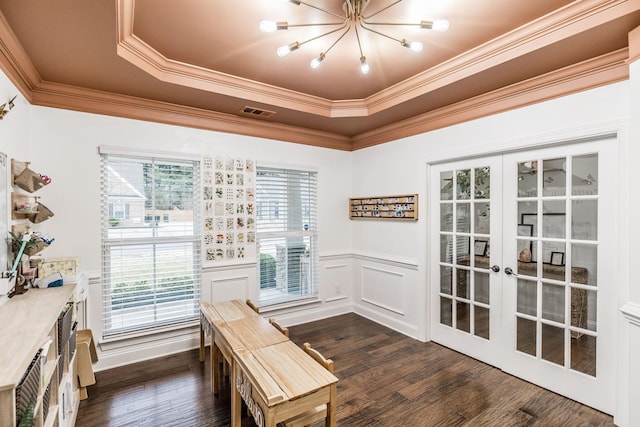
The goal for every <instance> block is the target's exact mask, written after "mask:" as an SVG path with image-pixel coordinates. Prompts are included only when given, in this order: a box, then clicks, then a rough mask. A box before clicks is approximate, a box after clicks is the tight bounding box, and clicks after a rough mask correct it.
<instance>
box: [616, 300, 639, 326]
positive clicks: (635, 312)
mask: <svg viewBox="0 0 640 427" xmlns="http://www.w3.org/2000/svg"><path fill="white" fill-rule="evenodd" d="M620 311H621V312H622V315H623V316H624V317H625V319H627V320H628V321H629V322H630V323H631V324H633V325H635V326H640V305H639V304H635V303H633V302H627V303H626V304H625V305H623V306H622V307H620Z"/></svg>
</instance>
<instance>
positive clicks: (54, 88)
mask: <svg viewBox="0 0 640 427" xmlns="http://www.w3.org/2000/svg"><path fill="white" fill-rule="evenodd" d="M31 98H32V102H31V103H32V104H33V105H38V106H43V107H52V108H62V109H67V110H73V111H81V112H86V113H94V114H103V115H107V116H115V117H122V118H128V119H134V120H144V121H150V122H156V123H164V124H169V125H176V126H184V127H191V128H196V129H203V130H210V131H215V132H226V133H233V134H237V135H246V136H253V137H258V138H265V139H274V140H279V141H287V142H294V143H297V144H304V145H312V146H317V147H324V148H332V149H336V150H347V151H350V150H351V141H350V139H349V138H348V137H345V136H342V135H338V134H334V133H329V132H322V131H317V130H313V129H306V128H300V127H296V126H290V125H284V124H280V123H271V122H264V121H260V120H255V119H249V118H244V117H238V116H235V115H232V114H224V113H219V112H216V111H210V110H204V109H199V108H193V107H186V106H182V105H176V104H171V103H166V102H160V101H152V100H148V99H143V98H137V97H131V96H125V95H117V94H113V93H109V92H102V91H97V90H92V89H85V88H80V87H76V86H68V85H63V84H58V83H49V82H43V83H41V84H40V85H39V86H38V87H37V89H35V90H33V91H32V94H31Z"/></svg>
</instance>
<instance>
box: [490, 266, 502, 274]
mask: <svg viewBox="0 0 640 427" xmlns="http://www.w3.org/2000/svg"><path fill="white" fill-rule="evenodd" d="M491 271H493V272H494V273H498V272H499V271H500V267H499V266H497V265H492V266H491Z"/></svg>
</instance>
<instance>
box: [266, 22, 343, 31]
mask: <svg viewBox="0 0 640 427" xmlns="http://www.w3.org/2000/svg"><path fill="white" fill-rule="evenodd" d="M277 24H278V30H288V29H289V28H290V27H319V26H328V25H345V23H344V21H343V22H323V23H320V24H289V23H283V22H278V23H277Z"/></svg>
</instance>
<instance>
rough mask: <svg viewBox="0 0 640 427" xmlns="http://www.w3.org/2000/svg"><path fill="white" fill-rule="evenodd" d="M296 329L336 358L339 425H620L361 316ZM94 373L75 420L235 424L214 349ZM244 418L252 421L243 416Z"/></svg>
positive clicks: (139, 426) (246, 424) (246, 423)
mask: <svg viewBox="0 0 640 427" xmlns="http://www.w3.org/2000/svg"><path fill="white" fill-rule="evenodd" d="M290 334H291V339H292V340H293V341H295V342H296V343H298V344H302V343H303V342H305V341H307V342H310V343H311V344H312V346H313V347H314V348H316V349H318V350H319V351H320V352H321V353H322V354H324V355H325V356H326V357H329V358H331V359H333V361H334V363H335V372H336V376H337V377H338V378H339V379H340V382H339V383H338V409H337V416H338V425H340V426H367V427H369V426H392V427H399V426H411V427H414V426H474V427H475V426H510V427H511V426H545V427H548V426H612V425H613V420H612V417H610V416H608V415H606V414H603V413H601V412H598V411H596V410H594V409H592V408H589V407H586V406H584V405H581V404H579V403H577V402H574V401H572V400H569V399H566V398H564V397H562V396H559V395H557V394H554V393H551V392H549V391H546V390H544V389H542V388H540V387H537V386H535V385H532V384H530V383H527V382H525V381H522V380H519V379H517V378H515V377H512V376H510V375H508V374H505V373H504V372H502V371H500V370H498V369H496V368H493V367H491V366H488V365H486V364H484V363H481V362H478V361H477V360H474V359H471V358H469V357H466V356H464V355H462V354H459V353H456V352H454V351H452V350H449V349H447V348H445V347H442V346H440V345H438V344H434V343H421V342H419V341H416V340H413V339H411V338H408V337H406V336H404V335H402V334H400V333H397V332H395V331H392V330H390V329H387V328H385V327H383V326H380V325H378V324H376V323H374V322H371V321H369V320H367V319H364V318H362V317H360V316H358V315H355V314H347V315H342V316H337V317H333V318H330V319H325V320H321V321H318V322H313V323H308V324H305V325H299V326H294V327H292V328H290ZM207 352H208V349H207ZM96 379H97V383H96V384H95V385H93V386H91V387H89V388H88V392H89V399H87V400H84V401H82V402H81V403H80V409H79V413H78V418H77V423H76V425H77V426H80V427H83V426H91V427H99V426H131V427H134V426H135V427H143V426H145V427H146V426H154V427H156V426H189V427H191V426H212V427H218V426H219V427H222V426H228V425H229V404H230V399H229V396H230V394H229V393H230V388H229V384H228V382H227V384H226V385H225V387H224V388H223V389H222V390H221V392H220V394H219V396H213V395H212V394H211V392H210V387H211V385H210V380H209V362H208V354H207V362H205V363H200V362H199V361H198V351H197V350H193V351H189V352H185V353H181V354H177V355H173V356H168V357H164V358H160V359H156V360H152V361H147V362H142V363H137V364H133V365H129V366H125V367H121V368H116V369H111V370H108V371H103V372H99V373H97V374H96ZM243 412H244V411H243ZM242 425H243V427H250V426H253V425H254V424H253V420H252V419H250V418H246V417H245V418H243V423H242Z"/></svg>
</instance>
